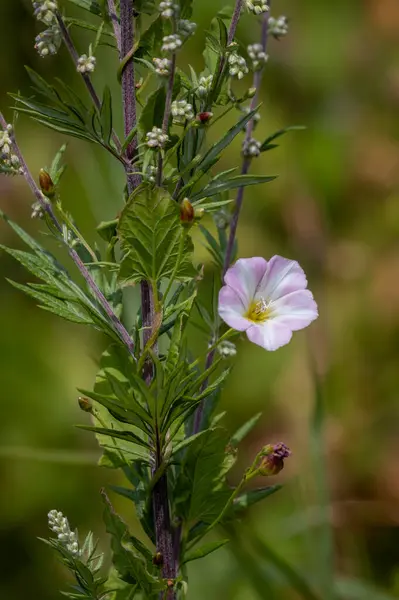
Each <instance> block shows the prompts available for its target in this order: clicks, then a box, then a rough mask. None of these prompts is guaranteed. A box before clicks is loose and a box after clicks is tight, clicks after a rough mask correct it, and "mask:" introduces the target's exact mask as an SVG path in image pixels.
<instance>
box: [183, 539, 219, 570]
mask: <svg viewBox="0 0 399 600" xmlns="http://www.w3.org/2000/svg"><path fill="white" fill-rule="evenodd" d="M229 541H230V540H228V539H227V540H218V541H217V542H208V543H207V544H203V545H202V546H200V547H199V548H196V549H195V550H192V551H191V552H188V553H187V554H186V555H185V556H184V558H183V561H182V563H181V564H182V565H185V564H186V563H188V562H191V561H193V560H198V559H199V558H203V557H204V556H208V554H211V553H212V552H215V550H218V549H219V548H221V547H222V546H225V545H226V544H228V543H229Z"/></svg>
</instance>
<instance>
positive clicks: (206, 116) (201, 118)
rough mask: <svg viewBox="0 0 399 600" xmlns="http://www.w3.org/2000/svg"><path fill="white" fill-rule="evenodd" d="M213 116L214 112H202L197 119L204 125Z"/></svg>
mask: <svg viewBox="0 0 399 600" xmlns="http://www.w3.org/2000/svg"><path fill="white" fill-rule="evenodd" d="M212 117H213V113H212V112H200V113H198V114H197V116H196V117H195V118H196V120H197V121H199V122H200V123H201V124H202V125H204V124H206V123H208V121H210V120H211V119H212Z"/></svg>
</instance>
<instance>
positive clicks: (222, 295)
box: [218, 256, 318, 350]
mask: <svg viewBox="0 0 399 600" xmlns="http://www.w3.org/2000/svg"><path fill="white" fill-rule="evenodd" d="M224 283H225V285H224V286H223V287H222V289H221V290H220V292H219V307H218V310H219V315H220V317H221V318H222V319H223V321H224V322H225V323H227V325H229V326H230V327H232V328H233V329H236V330H237V331H245V332H246V334H247V337H248V339H249V340H250V341H251V342H253V343H254V344H257V345H258V346H262V348H265V349H266V350H277V348H280V347H281V346H284V345H285V344H288V342H289V341H290V340H291V337H292V332H293V331H297V330H299V329H303V328H304V327H307V326H308V325H309V324H310V323H311V322H312V321H314V320H315V319H317V317H318V312H317V304H316V302H315V301H314V299H313V295H312V293H311V292H310V291H309V290H307V289H306V288H307V283H308V282H307V279H306V275H305V273H304V271H303V269H302V268H301V267H300V266H299V264H298V263H297V262H296V261H294V260H289V259H287V258H283V257H282V256H273V257H272V258H271V259H270V260H269V261H267V260H265V259H264V258H261V257H257V256H256V257H253V258H240V259H239V260H237V262H236V263H235V264H234V265H233V266H232V267H230V269H228V271H227V273H226V275H225V276H224Z"/></svg>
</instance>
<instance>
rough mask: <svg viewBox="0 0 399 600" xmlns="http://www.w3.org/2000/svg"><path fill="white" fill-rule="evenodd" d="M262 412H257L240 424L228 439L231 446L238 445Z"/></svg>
mask: <svg viewBox="0 0 399 600" xmlns="http://www.w3.org/2000/svg"><path fill="white" fill-rule="evenodd" d="M261 416H262V413H257V414H256V415H255V416H253V417H251V418H250V419H249V420H248V421H247V422H246V423H244V425H242V426H241V427H240V428H239V429H238V430H237V431H236V432H235V434H234V435H233V437H232V438H231V440H230V443H231V445H232V446H238V444H239V443H240V442H242V440H243V439H244V438H245V437H246V436H247V435H248V433H250V432H251V431H252V429H253V428H254V427H255V425H256V424H257V422H258V421H259V419H260V417H261Z"/></svg>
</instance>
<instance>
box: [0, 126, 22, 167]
mask: <svg viewBox="0 0 399 600" xmlns="http://www.w3.org/2000/svg"><path fill="white" fill-rule="evenodd" d="M11 133H12V125H7V127H6V129H5V130H4V131H0V167H1V166H3V167H5V171H6V172H7V173H9V174H10V175H17V174H20V175H21V174H23V170H22V167H21V165H20V162H19V158H18V156H17V155H16V154H14V153H13V151H12V140H11V137H10V134H11Z"/></svg>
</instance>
